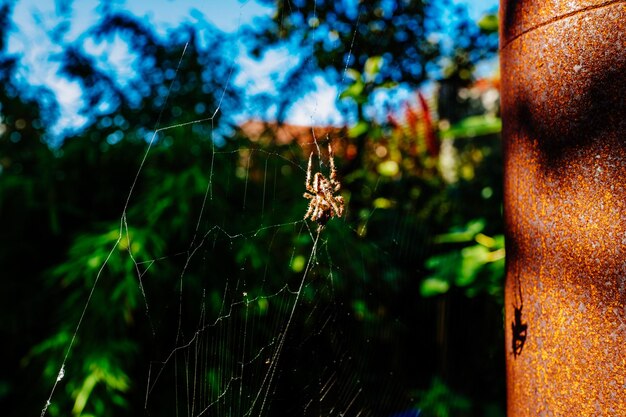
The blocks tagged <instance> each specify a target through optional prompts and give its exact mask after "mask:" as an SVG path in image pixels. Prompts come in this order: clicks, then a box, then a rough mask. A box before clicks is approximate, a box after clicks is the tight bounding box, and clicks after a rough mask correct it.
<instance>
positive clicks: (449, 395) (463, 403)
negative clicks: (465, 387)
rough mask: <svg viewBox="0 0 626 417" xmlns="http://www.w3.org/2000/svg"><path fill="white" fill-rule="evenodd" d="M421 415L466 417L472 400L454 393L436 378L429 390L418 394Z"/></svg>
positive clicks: (430, 416) (426, 416) (429, 416)
mask: <svg viewBox="0 0 626 417" xmlns="http://www.w3.org/2000/svg"><path fill="white" fill-rule="evenodd" d="M417 397H418V398H419V400H418V401H417V404H418V408H419V409H420V410H421V414H420V415H424V417H454V416H462V415H466V414H465V413H467V412H468V411H469V410H470V409H471V402H470V400H469V399H468V398H467V397H465V396H463V395H461V394H458V393H456V392H454V391H452V390H451V389H450V388H449V387H448V386H447V385H446V384H445V383H444V382H443V381H442V380H441V379H440V378H434V379H433V381H432V383H431V385H430V387H429V389H428V390H424V391H419V392H418V393H417Z"/></svg>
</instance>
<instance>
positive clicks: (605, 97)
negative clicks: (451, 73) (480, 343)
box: [500, 0, 626, 417]
mask: <svg viewBox="0 0 626 417" xmlns="http://www.w3.org/2000/svg"><path fill="white" fill-rule="evenodd" d="M500 21H501V29H500V30H501V33H500V39H501V76H502V116H503V122H504V141H505V220H506V227H507V278H506V301H505V302H506V307H505V314H506V348H507V360H506V371H507V393H508V394H507V395H508V406H507V408H508V414H507V415H508V417H537V416H626V1H625V0H620V1H617V0H612V1H608V0H604V1H600V0H551V1H546V0H523V1H522V0H518V1H516V0H501V9H500Z"/></svg>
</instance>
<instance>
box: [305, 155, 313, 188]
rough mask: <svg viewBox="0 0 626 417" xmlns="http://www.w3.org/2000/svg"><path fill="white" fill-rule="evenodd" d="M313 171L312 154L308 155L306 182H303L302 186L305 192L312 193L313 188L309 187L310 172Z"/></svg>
mask: <svg viewBox="0 0 626 417" xmlns="http://www.w3.org/2000/svg"><path fill="white" fill-rule="evenodd" d="M312 170H313V152H311V154H310V155H309V165H308V167H307V169H306V181H305V182H304V186H305V187H306V189H307V190H309V191H313V192H314V190H313V187H311V171H312Z"/></svg>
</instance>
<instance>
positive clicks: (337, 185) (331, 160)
mask: <svg viewBox="0 0 626 417" xmlns="http://www.w3.org/2000/svg"><path fill="white" fill-rule="evenodd" d="M328 162H329V164H330V181H329V182H330V185H331V187H333V190H334V191H335V192H337V191H339V190H340V189H341V184H340V183H339V181H337V168H335V157H334V155H333V148H332V147H331V146H330V143H329V144H328Z"/></svg>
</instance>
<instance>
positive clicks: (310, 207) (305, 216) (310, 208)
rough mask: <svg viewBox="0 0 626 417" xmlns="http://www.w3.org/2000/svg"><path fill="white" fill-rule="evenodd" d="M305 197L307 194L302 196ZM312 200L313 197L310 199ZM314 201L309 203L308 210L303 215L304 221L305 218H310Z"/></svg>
mask: <svg viewBox="0 0 626 417" xmlns="http://www.w3.org/2000/svg"><path fill="white" fill-rule="evenodd" d="M304 196H305V197H306V196H307V194H305V195H304ZM310 198H313V197H310ZM314 201H315V200H311V201H310V202H309V208H308V209H307V211H306V214H305V215H304V218H305V219H306V218H307V217H309V216H311V213H312V212H313V208H314V207H315V205H314V204H313V203H314Z"/></svg>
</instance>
